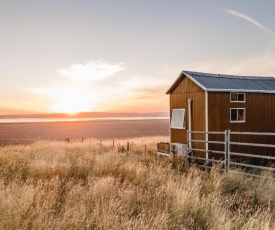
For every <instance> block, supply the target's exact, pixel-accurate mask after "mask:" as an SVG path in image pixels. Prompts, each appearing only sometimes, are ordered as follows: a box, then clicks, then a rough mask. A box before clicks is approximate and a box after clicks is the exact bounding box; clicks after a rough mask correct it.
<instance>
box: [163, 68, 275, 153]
mask: <svg viewBox="0 0 275 230" xmlns="http://www.w3.org/2000/svg"><path fill="white" fill-rule="evenodd" d="M166 94H169V95H170V143H171V146H173V144H174V145H176V146H180V148H183V149H184V148H186V145H187V130H191V131H204V132H210V131H211V132H213V131H221V132H224V131H225V130H231V131H236V132H273V133H274V132H275V78H273V77H253V76H235V75H222V74H209V73H199V72H190V71H182V72H181V73H180V75H179V77H178V78H177V79H176V81H175V82H174V83H173V84H172V86H171V87H170V88H169V89H168V91H167V92H166ZM191 135H192V137H190V138H192V139H198V140H199V139H201V140H206V141H209V140H211V139H212V140H223V138H224V137H223V136H222V135H221V136H220V137H218V136H217V135H211V134H209V135H208V134H191ZM234 138H235V141H241V142H248V143H269V144H271V143H273V144H275V140H274V137H270V136H253V135H247V136H238V135H236V136H235V137H234ZM193 145H194V146H193V148H203V149H206V150H208V149H213V148H214V149H217V150H219V149H221V148H223V146H218V145H217V146H214V145H215V144H208V143H194V144H193ZM272 150H273V152H275V149H272ZM232 151H236V152H249V153H252V154H255V152H257V153H259V149H257V148H252V147H249V146H246V147H244V146H234V147H233V149H232ZM260 151H262V153H261V154H269V155H271V154H273V153H272V152H270V151H271V150H270V149H268V148H267V149H266V150H263V149H261V150H260ZM273 155H275V154H273ZM207 157H210V156H207Z"/></svg>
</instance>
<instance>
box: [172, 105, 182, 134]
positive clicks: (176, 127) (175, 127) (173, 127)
mask: <svg viewBox="0 0 275 230" xmlns="http://www.w3.org/2000/svg"><path fill="white" fill-rule="evenodd" d="M174 111H175V112H176V111H183V122H182V123H183V124H182V127H179V126H172V121H173V120H174V119H173V118H174V116H173V114H174ZM170 128H171V129H185V109H172V116H171V120H170Z"/></svg>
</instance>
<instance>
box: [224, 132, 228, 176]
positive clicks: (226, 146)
mask: <svg viewBox="0 0 275 230" xmlns="http://www.w3.org/2000/svg"><path fill="white" fill-rule="evenodd" d="M224 170H225V172H228V130H225V131H224Z"/></svg>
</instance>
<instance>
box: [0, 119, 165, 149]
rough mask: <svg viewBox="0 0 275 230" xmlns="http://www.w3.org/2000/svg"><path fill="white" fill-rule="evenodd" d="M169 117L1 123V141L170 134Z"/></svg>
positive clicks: (20, 141) (25, 141) (17, 141)
mask: <svg viewBox="0 0 275 230" xmlns="http://www.w3.org/2000/svg"><path fill="white" fill-rule="evenodd" d="M168 135H169V120H167V119H163V120H154V119H152V120H107V121H106V120H105V121H102V120H100V121H75V122H47V123H46V122H45V123H8V124H4V123H2V124H1V123H0V145H6V144H18V143H22V144H23V143H24V144H25V143H32V142H34V141H37V140H64V139H65V138H70V140H76V139H78V140H80V139H82V138H84V139H87V138H94V139H95V138H97V139H115V138H133V137H141V136H168Z"/></svg>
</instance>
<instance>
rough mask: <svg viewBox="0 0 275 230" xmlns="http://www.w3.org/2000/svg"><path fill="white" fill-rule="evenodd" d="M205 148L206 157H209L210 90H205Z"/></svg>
mask: <svg viewBox="0 0 275 230" xmlns="http://www.w3.org/2000/svg"><path fill="white" fill-rule="evenodd" d="M205 132H206V133H205V141H206V143H205V150H206V159H208V158H209V157H208V92H207V91H205Z"/></svg>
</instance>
